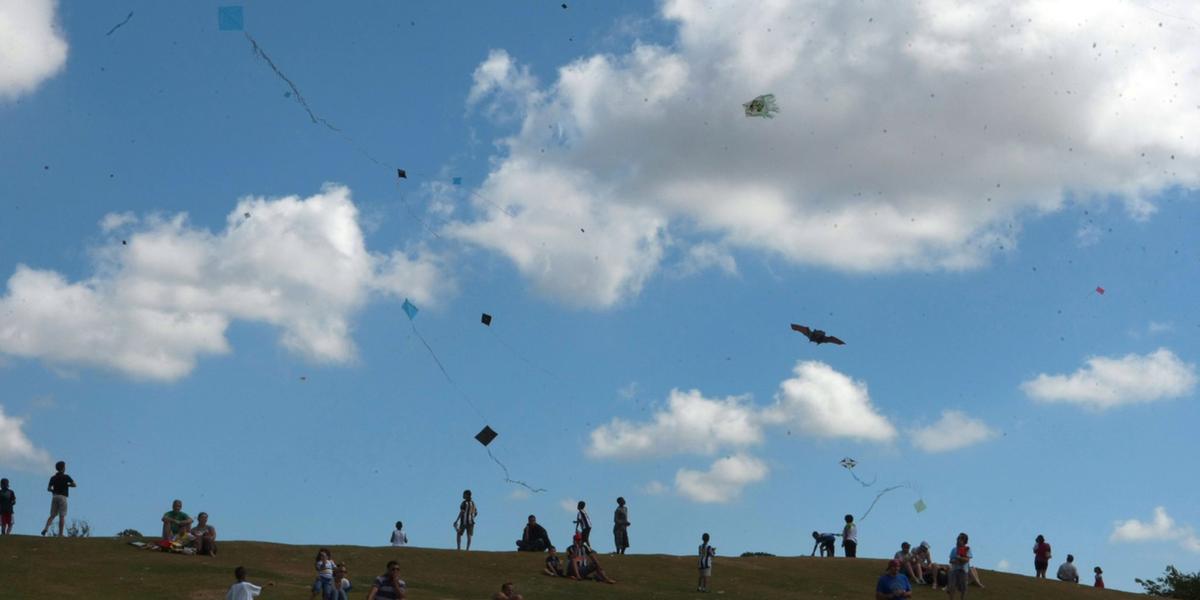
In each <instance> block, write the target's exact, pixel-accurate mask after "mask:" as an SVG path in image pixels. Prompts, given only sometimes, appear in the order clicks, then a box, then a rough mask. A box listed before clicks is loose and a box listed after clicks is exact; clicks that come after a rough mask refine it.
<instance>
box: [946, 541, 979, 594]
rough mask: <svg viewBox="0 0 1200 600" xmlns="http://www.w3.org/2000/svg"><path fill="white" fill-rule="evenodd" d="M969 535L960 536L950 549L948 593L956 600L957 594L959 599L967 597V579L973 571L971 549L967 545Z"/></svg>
mask: <svg viewBox="0 0 1200 600" xmlns="http://www.w3.org/2000/svg"><path fill="white" fill-rule="evenodd" d="M968 539H969V538H968V537H967V534H965V533H960V534H958V539H957V540H955V543H954V547H953V548H951V549H950V573H949V574H948V577H947V581H946V593H948V594H950V599H951V600H954V596H955V594H957V595H958V597H959V599H960V600H961V599H962V598H966V597H967V578H968V576H969V575H968V572H969V571H970V569H971V559H972V558H974V555H972V554H971V547H970V546H968V545H967V541H968Z"/></svg>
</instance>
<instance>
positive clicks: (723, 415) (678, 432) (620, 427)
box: [587, 390, 763, 459]
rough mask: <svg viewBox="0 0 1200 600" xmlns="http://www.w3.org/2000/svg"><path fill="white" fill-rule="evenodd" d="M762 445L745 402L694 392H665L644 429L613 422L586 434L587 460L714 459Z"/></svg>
mask: <svg viewBox="0 0 1200 600" xmlns="http://www.w3.org/2000/svg"><path fill="white" fill-rule="evenodd" d="M762 439H763V432H762V428H761V426H760V425H759V422H758V418H757V414H756V412H755V408H754V406H753V405H752V404H750V403H749V402H748V399H747V397H745V396H730V397H727V398H724V399H711V398H705V397H704V396H703V395H702V394H701V393H700V390H691V391H687V392H683V391H680V390H671V393H670V395H669V396H668V398H667V406H666V408H665V409H663V410H659V411H658V412H656V413H655V414H654V416H653V418H652V420H651V421H650V422H649V423H642V424H637V423H630V422H628V421H625V420H622V419H613V420H612V422H611V423H609V424H607V425H601V426H600V427H597V428H596V429H594V430H593V431H592V434H591V445H589V446H588V449H587V453H588V455H589V456H592V457H593V458H623V459H631V458H647V457H652V456H665V455H671V454H685V453H693V454H710V455H711V454H715V453H717V452H719V451H720V450H721V449H722V448H727V447H735V448H739V447H745V446H749V445H752V444H757V443H759V442H761V441H762Z"/></svg>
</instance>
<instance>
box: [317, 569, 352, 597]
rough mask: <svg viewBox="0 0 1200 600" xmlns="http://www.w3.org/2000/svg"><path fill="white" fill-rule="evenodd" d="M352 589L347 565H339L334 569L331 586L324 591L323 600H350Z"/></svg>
mask: <svg viewBox="0 0 1200 600" xmlns="http://www.w3.org/2000/svg"><path fill="white" fill-rule="evenodd" d="M352 587H353V586H352V585H351V584H350V578H349V577H347V575H346V564H345V563H338V565H337V566H336V567H334V568H333V580H332V582H331V585H330V586H329V587H328V588H326V589H325V590H324V591H322V597H321V600H350V597H349V594H350V589H351V588H352Z"/></svg>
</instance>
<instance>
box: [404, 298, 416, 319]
mask: <svg viewBox="0 0 1200 600" xmlns="http://www.w3.org/2000/svg"><path fill="white" fill-rule="evenodd" d="M400 308H403V309H404V314H406V315H408V320H409V321H411V320H413V319H415V318H417V305H416V304H413V303H412V302H409V300H408V298H405V299H404V305H403V306H401V307H400Z"/></svg>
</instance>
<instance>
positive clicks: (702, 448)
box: [587, 361, 897, 459]
mask: <svg viewBox="0 0 1200 600" xmlns="http://www.w3.org/2000/svg"><path fill="white" fill-rule="evenodd" d="M793 373H794V375H795V377H792V378H791V379H787V380H785V381H783V382H782V383H780V384H779V393H777V394H776V395H775V402H774V403H773V404H771V405H769V406H765V407H759V406H757V405H755V404H754V403H753V402H751V400H750V397H749V396H748V395H746V396H728V397H726V398H721V399H717V398H707V397H705V396H704V394H703V393H702V392H701V391H700V390H690V391H687V392H684V391H680V390H677V389H673V390H671V393H670V394H669V395H668V397H667V404H666V406H665V407H663V408H661V409H659V410H657V411H655V413H654V415H653V416H651V417H650V420H649V421H647V422H643V423H635V422H630V421H626V420H624V419H621V418H614V419H613V420H612V421H611V422H609V423H608V424H605V425H601V426H599V427H597V428H596V429H594V430H592V433H591V436H590V438H591V439H590V442H591V443H590V444H589V445H588V448H587V454H588V456H591V457H592V458H610V459H643V458H650V457H655V456H669V455H673V454H700V455H714V454H716V453H718V452H722V451H724V450H729V449H733V450H743V449H745V448H748V447H750V446H755V445H758V444H761V443H762V442H763V440H764V439H765V429H766V428H767V427H770V426H776V427H788V428H789V429H791V430H796V431H798V432H802V433H807V434H809V435H811V436H813V437H818V438H851V439H855V440H859V441H870V442H889V441H892V440H893V439H895V437H896V435H897V432H896V428H895V427H894V426H893V425H892V424H891V422H889V421H888V419H887V418H886V417H884V416H883V415H881V414H879V412H878V411H877V410H876V409H875V406H874V405H873V404H872V403H871V397H870V394H868V392H867V385H866V384H865V383H863V382H859V381H854V380H853V379H851V378H850V377H847V376H846V375H844V374H842V373H839V372H838V371H836V370H834V369H833V367H830V366H829V365H827V364H825V363H823V362H819V361H801V362H798V363H796V367H795V368H794V370H793Z"/></svg>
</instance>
